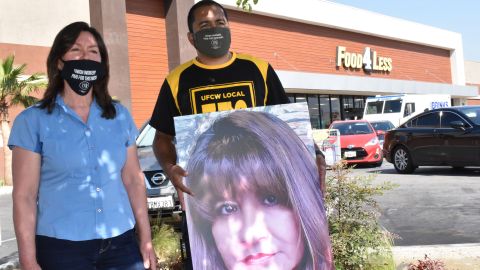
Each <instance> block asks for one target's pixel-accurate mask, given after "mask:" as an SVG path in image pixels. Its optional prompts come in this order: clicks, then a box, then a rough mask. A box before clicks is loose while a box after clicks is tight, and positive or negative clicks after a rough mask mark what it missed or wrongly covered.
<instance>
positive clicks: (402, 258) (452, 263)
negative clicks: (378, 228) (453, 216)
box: [393, 243, 480, 270]
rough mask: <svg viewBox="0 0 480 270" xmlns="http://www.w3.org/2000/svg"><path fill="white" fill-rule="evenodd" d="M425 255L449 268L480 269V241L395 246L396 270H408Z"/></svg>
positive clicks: (454, 269) (458, 269) (449, 269)
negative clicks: (472, 242)
mask: <svg viewBox="0 0 480 270" xmlns="http://www.w3.org/2000/svg"><path fill="white" fill-rule="evenodd" d="M425 255H428V257H429V258H430V259H433V260H435V259H438V260H441V261H442V262H444V263H445V267H446V269H448V270H480V243H475V244H455V245H431V246H396V247H393V257H394V259H395V265H396V266H397V268H396V270H404V269H405V270H406V269H407V268H408V264H409V263H416V262H417V261H418V260H420V259H424V258H425Z"/></svg>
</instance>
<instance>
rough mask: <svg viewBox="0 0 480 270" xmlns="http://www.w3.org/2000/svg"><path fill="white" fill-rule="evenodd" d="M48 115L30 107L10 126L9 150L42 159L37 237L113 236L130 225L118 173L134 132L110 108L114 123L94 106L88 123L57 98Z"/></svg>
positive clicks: (123, 112)
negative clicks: (114, 115) (18, 148)
mask: <svg viewBox="0 0 480 270" xmlns="http://www.w3.org/2000/svg"><path fill="white" fill-rule="evenodd" d="M56 100H57V101H56V104H55V108H54V109H53V112H52V113H51V114H48V113H47V110H46V109H40V108H38V106H32V107H30V108H28V109H26V110H24V111H23V112H22V113H20V114H19V115H18V116H17V117H16V119H15V122H14V124H13V127H12V132H11V134H10V139H9V142H8V146H9V147H10V148H11V149H13V148H14V147H16V146H18V147H21V148H23V149H26V150H30V151H33V152H36V153H38V154H40V155H41V171H40V185H39V190H38V211H37V234H38V235H45V236H49V237H55V238H58V239H66V240H72V241H80V240H90V239H105V238H110V237H115V236H118V235H120V234H122V233H124V232H125V231H127V230H129V229H132V228H133V226H134V225H135V219H134V216H133V212H132V208H131V206H130V202H129V200H128V196H127V192H126V190H125V187H124V185H123V182H122V175H121V171H122V168H123V166H124V164H125V161H126V153H127V148H128V147H129V146H131V145H133V144H134V143H135V138H136V136H137V132H138V131H137V128H136V127H135V124H134V123H133V120H132V117H131V115H130V113H129V112H128V110H127V109H126V108H125V107H124V106H122V105H120V104H118V103H117V104H115V109H116V111H117V115H116V117H115V118H114V119H105V118H102V117H101V114H102V110H101V108H100V107H99V106H98V104H97V103H96V102H95V101H94V102H92V105H91V106H90V113H89V116H88V120H87V123H84V122H83V121H82V120H81V119H80V117H79V116H78V115H77V114H76V113H75V112H74V111H73V110H72V109H71V108H69V107H68V106H67V105H66V104H65V103H64V101H63V98H62V97H61V96H57V99H56Z"/></svg>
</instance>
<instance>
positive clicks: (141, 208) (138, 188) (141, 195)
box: [122, 145, 157, 269]
mask: <svg viewBox="0 0 480 270" xmlns="http://www.w3.org/2000/svg"><path fill="white" fill-rule="evenodd" d="M122 180H123V184H124V185H125V189H126V190H127V193H128V198H129V200H130V204H131V206H132V210H133V214H134V215H135V220H136V222H137V229H138V234H139V238H140V243H139V244H140V252H141V253H142V257H143V264H144V267H145V268H146V269H157V257H156V255H155V251H154V249H153V245H152V235H151V231H150V222H149V220H148V209H147V194H146V188H145V181H144V177H143V172H142V170H141V169H140V164H139V162H138V156H137V147H136V146H135V145H133V146H130V147H128V149H127V161H126V163H125V166H124V167H123V169H122Z"/></svg>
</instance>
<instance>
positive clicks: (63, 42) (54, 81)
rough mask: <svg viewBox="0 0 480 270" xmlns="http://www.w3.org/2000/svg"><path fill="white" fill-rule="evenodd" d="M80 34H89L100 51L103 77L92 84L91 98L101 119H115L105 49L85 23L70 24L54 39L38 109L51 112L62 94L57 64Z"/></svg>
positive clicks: (62, 86) (61, 82) (97, 34)
mask: <svg viewBox="0 0 480 270" xmlns="http://www.w3.org/2000/svg"><path fill="white" fill-rule="evenodd" d="M81 32H89V33H90V34H92V36H93V37H94V38H95V41H96V42H97V45H98V49H99V51H100V56H101V60H102V65H103V67H104V69H105V76H104V77H103V78H102V79H100V80H98V81H96V82H95V83H94V84H93V96H94V97H95V100H96V102H97V103H98V105H99V106H100V107H101V108H102V117H103V118H106V119H112V118H115V116H116V110H115V106H114V101H113V99H112V97H111V96H110V94H109V93H108V80H109V78H110V70H109V60H108V52H107V47H106V46H105V42H104V41H103V38H102V36H101V35H100V33H99V32H98V31H97V30H96V29H95V28H93V27H91V26H90V25H88V24H87V23H85V22H74V23H71V24H69V25H67V26H65V27H64V28H63V29H62V30H60V32H58V34H57V36H56V37H55V40H54V41H53V45H52V47H51V49H50V53H49V54H48V58H47V75H48V86H47V89H46V90H45V93H44V95H43V98H42V100H40V108H42V109H47V110H48V112H49V113H51V112H52V111H53V108H54V106H55V100H56V97H57V95H58V94H60V93H62V92H63V88H64V80H63V79H62V77H61V76H60V70H59V69H58V62H59V61H60V60H61V59H62V57H63V56H64V55H65V53H67V51H68V50H69V49H70V48H71V47H72V46H73V45H74V44H75V41H76V40H77V38H78V36H79V35H80V33H81Z"/></svg>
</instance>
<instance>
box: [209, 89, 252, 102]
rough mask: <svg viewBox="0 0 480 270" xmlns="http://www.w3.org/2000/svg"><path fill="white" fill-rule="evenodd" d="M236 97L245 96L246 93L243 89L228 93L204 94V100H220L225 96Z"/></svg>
mask: <svg viewBox="0 0 480 270" xmlns="http://www.w3.org/2000/svg"><path fill="white" fill-rule="evenodd" d="M236 97H245V93H243V91H235V92H227V93H220V94H208V95H202V96H201V99H202V101H207V100H220V99H225V98H236Z"/></svg>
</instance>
